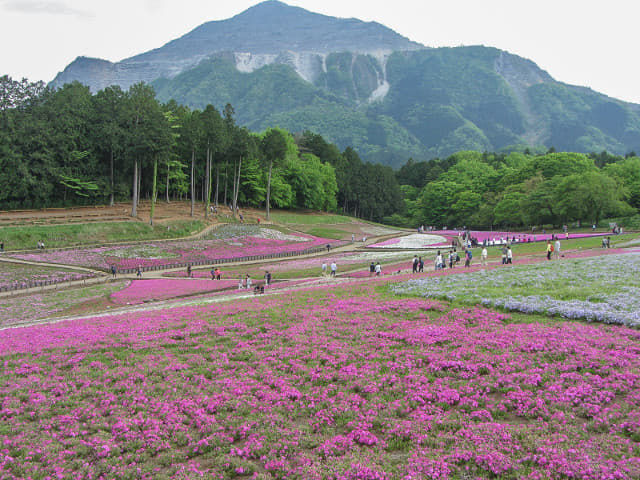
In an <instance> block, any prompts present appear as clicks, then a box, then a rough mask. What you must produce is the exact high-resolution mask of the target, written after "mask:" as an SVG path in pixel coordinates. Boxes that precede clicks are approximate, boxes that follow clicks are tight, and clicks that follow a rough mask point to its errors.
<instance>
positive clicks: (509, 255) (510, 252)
mask: <svg viewBox="0 0 640 480" xmlns="http://www.w3.org/2000/svg"><path fill="white" fill-rule="evenodd" d="M512 263H513V250H511V247H507V264H508V265H511V264H512Z"/></svg>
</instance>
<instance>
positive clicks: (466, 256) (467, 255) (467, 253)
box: [464, 248, 473, 268]
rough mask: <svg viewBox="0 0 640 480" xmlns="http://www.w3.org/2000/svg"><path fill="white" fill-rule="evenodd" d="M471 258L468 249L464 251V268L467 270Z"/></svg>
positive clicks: (471, 255)
mask: <svg viewBox="0 0 640 480" xmlns="http://www.w3.org/2000/svg"><path fill="white" fill-rule="evenodd" d="M472 257H473V254H472V253H471V250H470V249H468V248H467V249H466V250H465V251H464V266H465V268H468V267H470V266H471V258H472Z"/></svg>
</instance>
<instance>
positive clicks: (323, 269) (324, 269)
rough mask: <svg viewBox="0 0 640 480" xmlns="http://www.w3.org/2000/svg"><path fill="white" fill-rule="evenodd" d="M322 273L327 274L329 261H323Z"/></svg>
mask: <svg viewBox="0 0 640 480" xmlns="http://www.w3.org/2000/svg"><path fill="white" fill-rule="evenodd" d="M322 275H323V276H326V275H327V262H322Z"/></svg>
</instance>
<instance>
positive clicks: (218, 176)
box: [215, 165, 220, 211]
mask: <svg viewBox="0 0 640 480" xmlns="http://www.w3.org/2000/svg"><path fill="white" fill-rule="evenodd" d="M219 190H220V165H216V198H215V206H216V211H218V192H219Z"/></svg>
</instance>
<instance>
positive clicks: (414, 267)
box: [411, 255, 418, 273]
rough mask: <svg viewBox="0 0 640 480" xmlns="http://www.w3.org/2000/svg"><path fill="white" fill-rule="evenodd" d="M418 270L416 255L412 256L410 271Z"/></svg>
mask: <svg viewBox="0 0 640 480" xmlns="http://www.w3.org/2000/svg"><path fill="white" fill-rule="evenodd" d="M417 271H418V256H417V255H414V256H413V263H412V265H411V273H416V272H417Z"/></svg>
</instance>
